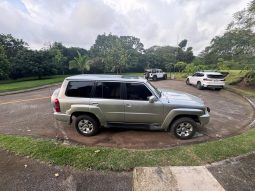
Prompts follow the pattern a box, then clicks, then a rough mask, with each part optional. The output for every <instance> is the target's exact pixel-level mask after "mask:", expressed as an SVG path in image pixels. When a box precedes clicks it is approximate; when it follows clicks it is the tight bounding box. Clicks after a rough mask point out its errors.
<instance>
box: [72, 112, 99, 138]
mask: <svg viewBox="0 0 255 191" xmlns="http://www.w3.org/2000/svg"><path fill="white" fill-rule="evenodd" d="M75 127H76V130H77V131H78V133H80V134H82V135H84V136H93V135H95V134H97V133H98V131H99V124H98V122H97V120H95V119H94V118H93V117H91V116H88V115H80V116H78V117H77V118H76V120H75Z"/></svg>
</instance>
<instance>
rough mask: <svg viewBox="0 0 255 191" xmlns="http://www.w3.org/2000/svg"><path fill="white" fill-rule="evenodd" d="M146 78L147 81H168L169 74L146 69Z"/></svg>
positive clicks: (159, 70)
mask: <svg viewBox="0 0 255 191" xmlns="http://www.w3.org/2000/svg"><path fill="white" fill-rule="evenodd" d="M144 78H145V79H147V80H148V79H152V80H154V81H156V80H158V79H163V80H166V79H167V74H166V73H165V72H163V71H162V70H161V69H156V68H155V69H146V70H145V71H144Z"/></svg>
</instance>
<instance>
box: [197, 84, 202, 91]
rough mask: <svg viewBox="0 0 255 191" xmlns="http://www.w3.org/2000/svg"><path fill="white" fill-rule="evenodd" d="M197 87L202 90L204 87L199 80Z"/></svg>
mask: <svg viewBox="0 0 255 191" xmlns="http://www.w3.org/2000/svg"><path fill="white" fill-rule="evenodd" d="M197 89H198V90H202V89H203V87H202V84H201V82H197Z"/></svg>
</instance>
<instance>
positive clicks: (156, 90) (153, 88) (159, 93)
mask: <svg viewBox="0 0 255 191" xmlns="http://www.w3.org/2000/svg"><path fill="white" fill-rule="evenodd" d="M147 83H148V85H149V86H150V88H151V89H152V90H154V92H155V93H156V94H157V96H158V97H161V91H160V90H158V88H156V87H155V86H154V85H152V84H151V83H150V82H149V81H147Z"/></svg>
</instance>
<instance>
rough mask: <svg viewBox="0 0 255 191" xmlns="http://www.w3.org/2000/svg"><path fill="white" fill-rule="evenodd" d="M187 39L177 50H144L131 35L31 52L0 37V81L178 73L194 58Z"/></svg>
mask: <svg viewBox="0 0 255 191" xmlns="http://www.w3.org/2000/svg"><path fill="white" fill-rule="evenodd" d="M186 45H187V40H183V41H181V42H180V44H179V47H171V46H164V47H160V46H153V47H151V48H149V49H144V46H143V43H142V42H141V41H140V39H139V38H136V37H133V36H116V35H112V34H109V35H106V34H102V35H98V36H97V39H96V41H95V43H94V45H93V46H92V47H91V48H90V49H89V50H85V49H83V48H77V47H70V48H67V47H65V46H64V45H63V44H62V43H58V42H54V43H53V44H51V45H50V46H49V47H47V48H44V49H41V50H31V49H30V48H29V46H28V44H27V43H26V42H24V41H23V40H22V39H17V38H15V37H13V36H12V35H10V34H8V35H4V34H1V35H0V79H7V78H12V79H17V78H21V77H28V76H37V77H38V78H41V77H43V76H45V75H47V76H49V75H55V74H73V73H123V72H143V71H144V69H145V68H155V67H157V68H162V69H163V70H166V69H168V70H171V69H174V67H173V66H174V65H175V64H176V63H177V62H181V63H183V64H180V63H179V64H178V65H177V68H178V70H180V68H181V70H183V69H184V67H185V66H184V65H185V64H186V62H187V63H191V62H192V60H193V59H194V56H193V52H192V48H191V47H188V48H186Z"/></svg>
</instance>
